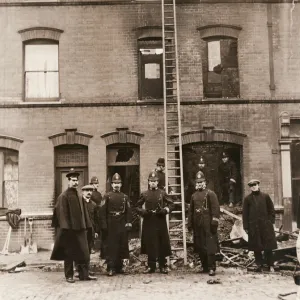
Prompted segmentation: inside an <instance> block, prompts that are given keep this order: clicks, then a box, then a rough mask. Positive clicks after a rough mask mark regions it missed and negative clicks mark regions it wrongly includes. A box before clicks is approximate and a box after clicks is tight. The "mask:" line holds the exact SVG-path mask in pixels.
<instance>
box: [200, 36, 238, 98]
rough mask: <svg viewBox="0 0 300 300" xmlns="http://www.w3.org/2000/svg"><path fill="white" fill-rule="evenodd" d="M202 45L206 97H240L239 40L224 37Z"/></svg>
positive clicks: (204, 42)
mask: <svg viewBox="0 0 300 300" xmlns="http://www.w3.org/2000/svg"><path fill="white" fill-rule="evenodd" d="M202 44H203V51H202V53H203V55H202V57H203V62H202V68H203V85H204V97H205V98H232V97H239V94H240V86H239V85H240V83H239V70H238V52H237V40H236V39H234V38H227V37H226V38H225V37H224V38H219V39H217V40H216V39H214V40H207V41H203V43H202Z"/></svg>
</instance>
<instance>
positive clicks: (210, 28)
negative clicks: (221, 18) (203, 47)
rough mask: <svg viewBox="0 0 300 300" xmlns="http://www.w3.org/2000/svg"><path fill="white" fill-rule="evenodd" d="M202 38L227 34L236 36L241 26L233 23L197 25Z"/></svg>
mask: <svg viewBox="0 0 300 300" xmlns="http://www.w3.org/2000/svg"><path fill="white" fill-rule="evenodd" d="M197 30H198V31H199V32H200V36H201V38H202V39H206V38H210V37H214V36H227V37H232V38H236V39H237V38H238V36H239V33H240V31H241V30H242V27H240V26H234V25H223V24H219V25H207V26H201V27H198V28H197Z"/></svg>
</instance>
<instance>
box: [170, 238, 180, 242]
mask: <svg viewBox="0 0 300 300" xmlns="http://www.w3.org/2000/svg"><path fill="white" fill-rule="evenodd" d="M170 241H171V242H172V241H174V242H175V241H182V239H178V238H176V239H172V238H171V239H170Z"/></svg>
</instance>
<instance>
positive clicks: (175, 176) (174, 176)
mask: <svg viewBox="0 0 300 300" xmlns="http://www.w3.org/2000/svg"><path fill="white" fill-rule="evenodd" d="M168 177H169V178H180V177H181V176H180V175H173V176H168Z"/></svg>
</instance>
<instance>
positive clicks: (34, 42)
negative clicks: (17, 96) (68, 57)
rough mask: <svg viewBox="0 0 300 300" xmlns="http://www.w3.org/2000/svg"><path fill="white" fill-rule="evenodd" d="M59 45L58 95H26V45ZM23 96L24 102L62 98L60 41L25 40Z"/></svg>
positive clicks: (50, 100)
mask: <svg viewBox="0 0 300 300" xmlns="http://www.w3.org/2000/svg"><path fill="white" fill-rule="evenodd" d="M47 44H48V45H57V59H58V68H57V70H58V71H57V72H58V97H49V98H48V97H45V98H44V97H36V98H35V97H34V98H32V97H31V98H30V97H26V87H25V85H26V70H25V64H26V62H25V58H26V45H47ZM22 98H23V101H24V102H57V101H59V100H60V98H61V94H60V59H59V41H58V40H54V39H47V38H37V39H32V40H26V41H24V42H23V74H22Z"/></svg>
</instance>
